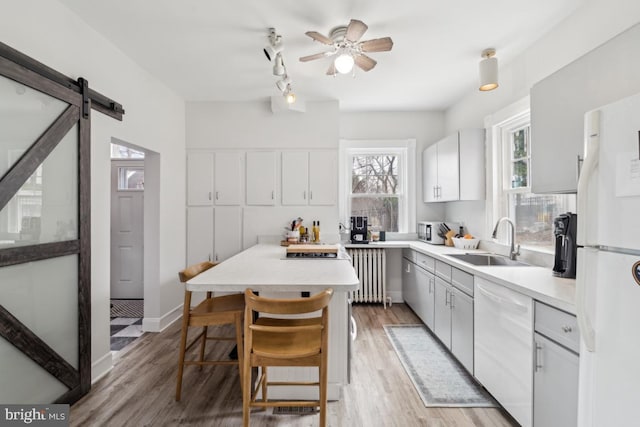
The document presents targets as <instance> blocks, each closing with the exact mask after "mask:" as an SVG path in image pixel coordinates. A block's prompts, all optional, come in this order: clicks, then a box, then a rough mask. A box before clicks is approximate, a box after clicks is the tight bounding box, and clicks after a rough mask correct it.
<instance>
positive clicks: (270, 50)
mask: <svg viewBox="0 0 640 427" xmlns="http://www.w3.org/2000/svg"><path fill="white" fill-rule="evenodd" d="M283 49H284V44H283V42H282V36H281V35H279V34H277V33H276V30H275V28H269V45H268V46H267V47H265V48H264V54H265V56H266V57H267V59H268V60H269V61H273V75H274V76H278V77H280V76H282V78H281V79H280V80H278V81H277V82H276V87H277V88H278V90H280V92H282V96H283V97H284V98H285V100H286V101H287V103H288V104H293V103H294V102H296V94H295V93H294V92H293V89H292V88H291V77H289V75H288V73H287V67H286V66H285V64H284V57H283V56H282V51H283ZM352 61H353V58H352ZM351 66H352V67H353V64H352V65H351Z"/></svg>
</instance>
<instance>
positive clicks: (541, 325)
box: [533, 301, 580, 427]
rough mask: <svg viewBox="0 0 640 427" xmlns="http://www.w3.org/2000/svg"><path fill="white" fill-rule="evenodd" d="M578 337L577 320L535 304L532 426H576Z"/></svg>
mask: <svg viewBox="0 0 640 427" xmlns="http://www.w3.org/2000/svg"><path fill="white" fill-rule="evenodd" d="M579 348H580V337H579V334H578V325H577V320H576V317H575V316H573V315H571V314H569V313H566V312H563V311H560V310H558V309H556V308H553V307H550V306H548V305H546V304H542V303H540V302H537V301H536V303H535V358H534V376H533V390H534V394H533V425H534V426H535V427H572V426H573V427H575V426H577V425H578V374H579V367H580V358H579V356H578V351H579Z"/></svg>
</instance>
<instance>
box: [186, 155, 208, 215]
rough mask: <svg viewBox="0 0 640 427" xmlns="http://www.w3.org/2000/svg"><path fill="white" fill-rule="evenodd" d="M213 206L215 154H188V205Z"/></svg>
mask: <svg viewBox="0 0 640 427" xmlns="http://www.w3.org/2000/svg"><path fill="white" fill-rule="evenodd" d="M212 204H213V153H201V152H190V153H187V205H189V206H210V205H212Z"/></svg>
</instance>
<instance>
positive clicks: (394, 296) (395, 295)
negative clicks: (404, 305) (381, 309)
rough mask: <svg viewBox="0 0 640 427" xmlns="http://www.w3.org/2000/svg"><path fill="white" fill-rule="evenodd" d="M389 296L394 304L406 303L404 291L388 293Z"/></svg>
mask: <svg viewBox="0 0 640 427" xmlns="http://www.w3.org/2000/svg"><path fill="white" fill-rule="evenodd" d="M387 296H388V297H391V301H393V302H397V303H401V302H404V300H403V299H402V291H392V292H389V291H387Z"/></svg>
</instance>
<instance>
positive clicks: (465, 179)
mask: <svg viewBox="0 0 640 427" xmlns="http://www.w3.org/2000/svg"><path fill="white" fill-rule="evenodd" d="M459 133H460V141H459V157H458V158H459V159H460V160H459V162H460V163H459V164H460V200H484V199H485V198H486V196H485V182H486V179H485V161H484V152H485V150H484V129H465V130H461V131H460V132H459Z"/></svg>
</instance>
